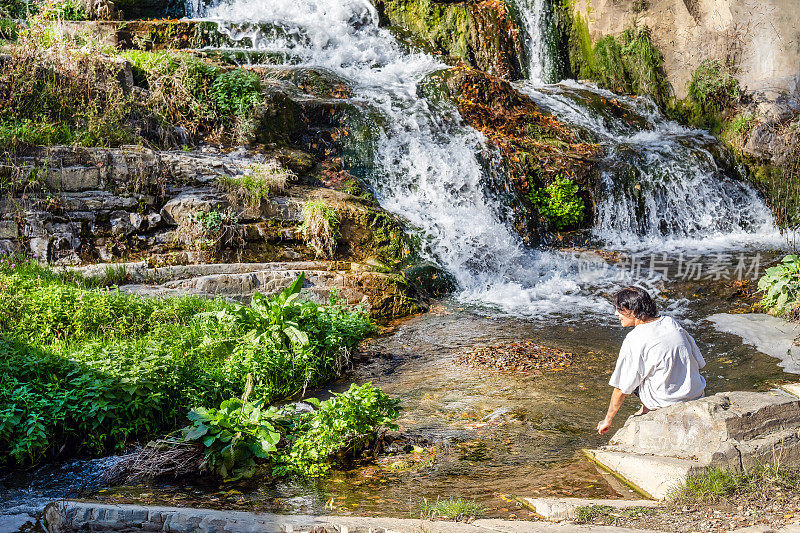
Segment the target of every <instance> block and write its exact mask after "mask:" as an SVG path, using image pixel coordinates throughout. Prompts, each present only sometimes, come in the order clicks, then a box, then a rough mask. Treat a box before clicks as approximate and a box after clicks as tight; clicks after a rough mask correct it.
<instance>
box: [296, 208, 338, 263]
mask: <svg viewBox="0 0 800 533" xmlns="http://www.w3.org/2000/svg"><path fill="white" fill-rule="evenodd" d="M300 234H301V235H302V236H303V239H304V240H305V241H306V242H307V243H308V245H309V246H311V248H313V249H314V252H315V253H316V254H317V257H320V256H322V257H326V258H329V259H330V258H332V257H333V256H334V254H335V253H336V247H337V246H338V240H339V237H340V233H339V215H338V214H337V213H336V209H334V208H333V207H331V206H330V205H328V204H327V203H326V202H325V200H309V201H308V202H306V204H305V205H304V206H303V224H302V225H301V226H300Z"/></svg>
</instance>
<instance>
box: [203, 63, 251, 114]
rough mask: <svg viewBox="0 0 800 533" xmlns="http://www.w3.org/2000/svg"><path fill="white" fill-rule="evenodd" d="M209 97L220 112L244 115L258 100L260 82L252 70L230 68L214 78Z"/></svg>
mask: <svg viewBox="0 0 800 533" xmlns="http://www.w3.org/2000/svg"><path fill="white" fill-rule="evenodd" d="M211 97H212V98H213V100H214V102H215V103H216V105H217V108H218V109H219V110H220V111H221V112H223V113H230V114H233V115H245V114H247V113H248V112H249V111H250V110H251V109H252V108H253V107H254V106H256V105H258V103H259V102H260V100H261V83H260V82H259V80H258V76H257V75H256V74H255V73H254V72H249V71H246V70H242V69H236V70H231V71H229V72H225V73H223V74H219V75H218V76H217V77H216V78H215V79H214V83H213V84H212V85H211Z"/></svg>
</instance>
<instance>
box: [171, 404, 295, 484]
mask: <svg viewBox="0 0 800 533" xmlns="http://www.w3.org/2000/svg"><path fill="white" fill-rule="evenodd" d="M277 417H278V410H277V409H276V408H274V407H273V408H270V409H265V410H262V409H261V408H260V407H258V406H257V405H254V404H252V403H249V402H245V401H242V400H240V399H238V398H233V399H231V400H226V401H224V402H222V405H220V407H219V409H213V408H212V409H205V408H202V407H197V408H195V409H192V410H191V411H189V420H191V421H192V422H193V424H192V425H191V426H188V427H185V428H183V438H184V440H186V441H188V442H202V444H203V450H204V455H205V461H203V463H202V465H201V468H203V469H204V470H208V471H210V472H214V473H216V474H219V475H220V476H222V477H223V478H225V479H231V480H233V479H239V478H242V477H250V476H252V475H253V473H254V472H255V469H256V466H257V462H258V460H264V459H269V458H270V457H271V455H272V454H273V453H274V452H275V451H277V449H278V448H277V446H276V445H277V444H278V441H279V440H280V437H281V436H280V433H278V432H277V431H275V427H274V426H273V425H272V423H271V422H270V421H271V420H275V419H276V418H277Z"/></svg>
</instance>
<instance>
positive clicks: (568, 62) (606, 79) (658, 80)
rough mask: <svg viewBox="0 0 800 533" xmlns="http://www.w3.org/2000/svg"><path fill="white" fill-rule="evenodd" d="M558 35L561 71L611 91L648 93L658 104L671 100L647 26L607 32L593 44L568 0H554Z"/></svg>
mask: <svg viewBox="0 0 800 533" xmlns="http://www.w3.org/2000/svg"><path fill="white" fill-rule="evenodd" d="M552 6H553V9H554V11H553V13H554V19H555V26H556V29H557V32H558V34H559V38H558V40H559V42H560V45H559V48H560V49H561V50H566V53H565V54H562V55H561V56H560V58H559V59H560V64H561V65H560V70H561V72H560V74H561V75H562V76H563V77H572V78H575V79H579V80H591V81H595V82H597V84H598V85H599V86H601V87H603V88H605V89H609V90H611V91H615V92H619V93H625V94H638V95H644V96H650V97H651V98H653V100H655V102H656V103H657V104H659V106H661V107H666V106H667V105H668V103H669V102H670V99H671V89H670V86H669V82H668V81H667V77H666V74H665V72H664V66H663V65H664V58H663V56H662V55H661V53H660V52H659V51H658V49H657V48H656V46H655V45H654V44H653V40H652V38H651V35H650V29H649V28H648V27H647V26H634V27H630V28H628V29H626V30H625V31H624V32H622V34H620V35H619V36H613V35H607V36H605V37H603V38H601V39H600V40H598V41H597V43H593V41H592V38H591V35H590V33H589V25H588V22H587V20H586V18H585V17H584V16H583V14H582V13H580V12H578V11H577V10H575V8H574V7H573V6H572V3H571V2H570V0H553V3H552Z"/></svg>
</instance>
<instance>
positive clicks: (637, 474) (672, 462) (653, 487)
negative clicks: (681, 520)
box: [584, 448, 703, 500]
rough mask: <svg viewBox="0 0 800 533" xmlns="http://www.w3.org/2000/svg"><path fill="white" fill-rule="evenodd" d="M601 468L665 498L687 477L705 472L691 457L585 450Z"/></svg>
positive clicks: (646, 492) (642, 490) (635, 487)
mask: <svg viewBox="0 0 800 533" xmlns="http://www.w3.org/2000/svg"><path fill="white" fill-rule="evenodd" d="M584 452H585V453H586V455H587V456H588V457H589V459H591V460H592V461H594V462H596V463H597V464H598V465H599V466H600V467H602V468H605V469H607V470H608V471H610V472H611V473H613V474H614V475H616V476H618V477H619V478H620V479H621V480H622V481H623V482H624V483H625V484H626V485H628V486H630V487H631V488H632V489H633V490H635V491H636V492H638V493H639V494H641V495H642V496H644V497H645V498H651V499H656V500H664V499H666V498H668V497H669V496H670V494H671V493H672V492H674V491H675V490H677V489H679V488H680V487H681V486H682V485H683V483H684V482H685V480H686V476H688V475H689V474H693V473H696V472H700V471H702V469H703V468H702V465H701V464H700V463H699V462H698V461H696V460H692V459H682V458H678V457H663V456H658V455H647V454H641V453H632V452H622V451H615V450H612V449H604V448H600V449H596V450H584Z"/></svg>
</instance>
